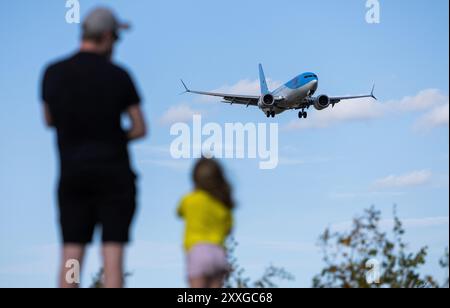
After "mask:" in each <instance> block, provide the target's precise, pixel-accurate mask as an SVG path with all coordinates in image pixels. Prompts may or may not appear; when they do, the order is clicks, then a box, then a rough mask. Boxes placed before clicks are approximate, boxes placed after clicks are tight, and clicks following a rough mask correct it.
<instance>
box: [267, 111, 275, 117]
mask: <svg viewBox="0 0 450 308" xmlns="http://www.w3.org/2000/svg"><path fill="white" fill-rule="evenodd" d="M266 116H267V117H268V118H270V117H272V118H275V111H267V113H266Z"/></svg>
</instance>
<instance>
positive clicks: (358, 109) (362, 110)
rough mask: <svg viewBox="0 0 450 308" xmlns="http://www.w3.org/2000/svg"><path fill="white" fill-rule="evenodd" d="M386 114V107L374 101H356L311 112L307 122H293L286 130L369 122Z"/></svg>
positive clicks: (297, 120)
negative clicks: (351, 122) (350, 122)
mask: <svg viewBox="0 0 450 308" xmlns="http://www.w3.org/2000/svg"><path fill="white" fill-rule="evenodd" d="M383 114H384V107H383V106H382V105H381V104H380V103H378V102H374V101H373V100H372V99H356V100H351V101H346V102H342V103H340V104H338V105H336V106H335V107H334V108H331V107H330V108H328V109H325V110H321V111H316V112H311V113H310V117H309V118H308V119H307V120H299V119H296V120H294V121H291V122H290V123H289V124H288V125H287V126H286V129H288V130H295V129H308V128H326V127H329V126H332V125H335V124H338V123H341V122H349V121H368V120H373V119H377V118H379V117H381V116H383Z"/></svg>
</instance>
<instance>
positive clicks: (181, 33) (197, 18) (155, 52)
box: [0, 0, 449, 287]
mask: <svg viewBox="0 0 450 308" xmlns="http://www.w3.org/2000/svg"><path fill="white" fill-rule="evenodd" d="M380 2H381V23H380V24H378V25H369V24H367V23H366V22H365V14H366V8H365V1H364V0H348V1H345V5H344V4H343V3H341V2H338V1H332V0H320V1H297V0H280V1H277V2H276V3H275V2H274V1H253V0H248V1H236V0H231V1H206V0H198V1H195V2H186V1H173V0H172V1H143V0H135V1H125V0H116V1H91V0H80V3H81V11H82V16H84V14H85V13H86V12H87V11H88V10H89V9H91V8H92V7H94V6H96V5H99V4H106V5H108V6H111V7H112V8H114V9H115V10H116V11H117V12H118V13H119V15H120V16H122V17H123V18H124V19H127V20H130V21H131V22H132V24H133V30H132V31H131V32H130V33H127V34H126V35H125V36H124V38H123V40H122V42H121V44H120V46H119V47H118V50H117V54H116V56H115V59H116V61H117V62H118V63H120V64H122V65H124V66H125V67H126V68H128V69H130V71H131V72H132V74H133V76H134V78H135V80H136V83H137V85H138V87H139V89H140V92H141V94H142V96H143V98H144V99H145V103H144V108H145V112H146V115H147V118H148V120H149V121H150V123H151V136H150V137H149V138H148V139H147V140H144V141H142V142H139V143H137V144H135V145H133V147H132V149H131V151H132V154H133V165H134V167H135V169H136V170H137V172H138V173H139V175H140V182H139V188H140V197H139V200H140V210H139V213H138V216H137V220H136V223H135V225H134V232H133V234H134V239H135V241H134V243H133V245H132V246H131V247H130V252H129V257H128V262H127V263H128V264H127V268H128V269H129V271H131V272H133V273H134V274H133V277H132V278H131V279H130V281H129V285H130V286H140V287H181V286H185V282H184V272H183V266H184V265H183V254H182V250H181V237H182V227H183V226H182V224H181V223H180V222H179V221H178V220H177V219H176V218H175V215H174V210H175V207H176V204H177V201H178V200H179V199H180V198H181V196H182V195H183V194H184V193H186V192H188V191H189V189H190V187H191V184H190V182H189V170H190V165H191V162H190V161H173V160H171V158H170V156H168V154H167V151H168V147H169V145H170V143H171V141H172V140H173V137H171V136H170V134H169V129H170V125H168V124H170V122H171V120H186V115H190V114H191V113H198V112H201V113H202V115H203V119H204V121H205V122H217V123H220V124H223V123H225V122H243V123H247V122H255V121H257V122H262V123H269V122H270V123H274V122H276V123H279V126H280V139H279V144H280V159H281V160H280V165H279V167H278V168H277V169H275V170H270V171H267V170H265V171H263V170H259V169H258V162H257V161H255V160H242V161H237V160H229V161H226V162H225V165H226V169H227V171H228V173H229V175H230V178H231V180H232V182H233V184H234V186H235V190H236V198H237V200H238V202H239V208H238V210H237V211H236V213H235V215H236V232H235V237H236V238H237V240H238V241H239V242H240V246H239V248H238V251H237V254H238V257H239V258H240V260H241V263H242V265H243V266H244V267H246V268H247V271H248V274H249V275H250V276H252V277H257V276H258V275H259V274H261V273H262V272H263V269H264V267H265V266H267V265H269V264H274V265H279V266H284V267H285V268H286V269H288V270H289V271H291V272H292V273H293V274H294V275H295V276H296V280H295V281H294V282H291V283H288V284H286V285H285V286H288V287H289V286H292V287H297V286H300V287H308V286H311V279H312V276H313V275H314V274H316V273H318V272H319V271H320V269H321V266H322V263H321V261H320V254H319V252H318V250H317V248H316V246H315V244H316V242H317V238H318V236H319V234H320V233H321V232H322V231H323V230H324V229H325V228H326V227H328V226H333V225H338V226H342V224H345V222H346V221H349V220H350V219H351V218H352V217H353V216H354V215H355V214H357V213H360V212H362V211H363V209H365V208H367V207H369V206H370V205H372V204H374V205H376V206H377V208H379V209H381V210H382V211H383V213H384V215H385V217H386V218H390V217H391V212H392V206H393V204H397V205H398V210H399V215H400V216H401V217H402V218H403V219H405V220H406V222H407V231H408V235H407V239H408V241H409V242H410V244H411V247H412V248H417V247H421V246H423V245H428V246H429V248H430V256H429V264H428V265H427V266H426V267H425V268H424V273H431V274H434V275H436V276H438V277H443V273H442V272H441V270H440V269H439V267H438V265H437V261H438V259H439V257H440V256H442V255H443V253H444V249H445V247H448V242H449V232H448V230H449V226H448V214H449V206H448V205H449V189H448V179H449V174H448V170H449V152H448V151H449V143H448V142H449V141H448V140H449V134H448V84H449V78H448V76H449V71H448V68H449V62H448V61H449V60H448V58H449V57H448V56H449V42H448V1H446V0H435V1H433V5H430V4H429V1H419V0H414V1H406V0H398V1H382V0H381V1H380ZM65 13H66V8H65V1H52V0H45V1H31V0H28V1H26V0H18V1H13V2H9V3H8V4H6V2H1V4H0V15H1V16H0V17H1V18H0V29H2V30H1V32H0V41H1V42H2V47H1V48H0V101H1V102H2V106H3V108H2V112H1V113H0V127H1V130H2V134H1V136H0V148H1V151H0V195H1V196H2V198H1V199H2V200H1V203H0V246H1V253H0V287H5V286H25V287H28V286H41V287H52V286H54V285H55V280H56V269H57V265H58V264H57V262H58V250H57V249H58V233H57V230H58V229H57V224H56V207H57V206H56V203H55V184H56V181H57V156H56V149H55V140H54V137H55V136H54V134H53V133H52V132H51V131H49V130H47V129H45V128H44V126H43V123H42V116H41V110H40V102H39V81H40V78H41V74H42V70H43V68H44V67H45V65H46V64H47V63H48V62H49V61H52V60H54V59H57V58H60V57H62V56H65V55H68V54H70V53H71V52H73V51H75V50H76V48H77V45H78V38H79V27H78V26H77V25H70V24H67V23H65V19H64V18H65ZM260 62H261V63H263V64H264V67H265V70H266V75H267V77H268V78H269V79H270V80H271V84H272V85H276V84H279V83H281V82H285V81H287V80H288V79H290V78H292V77H293V76H295V75H297V74H298V73H301V72H304V71H313V72H316V73H317V74H318V75H319V79H320V84H319V92H320V93H325V94H330V95H345V94H359V93H365V92H367V91H368V90H370V87H371V85H372V83H373V82H376V85H377V90H376V92H377V96H378V97H379V99H380V100H379V102H377V103H375V102H372V101H356V102H350V103H348V104H346V103H343V104H341V105H340V106H338V107H337V108H336V109H335V110H334V112H329V111H324V112H316V111H311V113H310V118H309V119H308V120H307V121H305V120H302V121H301V122H299V120H298V119H297V117H296V114H295V113H294V112H292V113H290V112H288V113H285V114H283V115H282V116H279V117H277V118H276V119H275V120H272V119H270V120H268V119H266V118H265V117H264V115H263V114H262V113H261V112H260V111H259V110H257V109H250V108H249V109H245V108H242V107H240V106H228V105H223V104H219V103H215V102H214V101H210V100H204V99H202V98H198V97H194V96H189V95H179V93H180V92H181V91H182V87H181V86H180V83H179V78H181V77H182V78H184V79H185V80H186V81H187V82H188V83H189V85H190V86H191V87H193V88H199V89H205V90H215V89H221V90H229V91H239V92H246V91H248V92H255V91H257V86H258V83H257V82H256V80H257V76H258V71H257V65H258V63H260ZM98 267H99V255H98V253H97V247H93V248H91V249H90V251H89V255H88V264H87V268H86V271H85V273H84V278H85V281H89V280H90V277H91V276H92V275H93V274H94V272H95V270H96V268H98Z"/></svg>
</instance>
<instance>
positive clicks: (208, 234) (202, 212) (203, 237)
mask: <svg viewBox="0 0 450 308" xmlns="http://www.w3.org/2000/svg"><path fill="white" fill-rule="evenodd" d="M178 215H179V216H180V217H182V218H183V219H184V220H185V221H186V227H185V234H184V248H185V249H186V251H189V250H191V248H192V247H194V246H195V245H197V244H214V245H219V246H224V245H225V240H226V238H227V236H228V235H229V234H230V232H231V228H232V225H233V217H232V213H231V210H230V209H229V208H228V207H227V206H225V205H224V204H223V203H222V202H220V201H219V200H217V199H215V198H214V197H213V196H211V195H210V194H209V193H207V192H205V191H202V190H196V191H194V192H192V193H190V194H188V195H186V196H185V197H184V198H183V199H182V200H181V203H180V205H179V207H178Z"/></svg>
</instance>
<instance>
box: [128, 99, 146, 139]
mask: <svg viewBox="0 0 450 308" xmlns="http://www.w3.org/2000/svg"><path fill="white" fill-rule="evenodd" d="M127 113H128V116H129V117H130V121H131V129H130V130H129V131H128V134H127V137H128V140H130V141H132V140H136V139H141V138H144V137H145V136H146V135H147V125H146V123H145V119H144V116H143V113H142V110H141V107H140V106H139V105H133V106H131V107H129V108H128V110H127Z"/></svg>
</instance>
